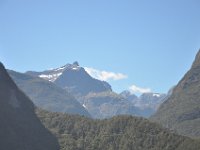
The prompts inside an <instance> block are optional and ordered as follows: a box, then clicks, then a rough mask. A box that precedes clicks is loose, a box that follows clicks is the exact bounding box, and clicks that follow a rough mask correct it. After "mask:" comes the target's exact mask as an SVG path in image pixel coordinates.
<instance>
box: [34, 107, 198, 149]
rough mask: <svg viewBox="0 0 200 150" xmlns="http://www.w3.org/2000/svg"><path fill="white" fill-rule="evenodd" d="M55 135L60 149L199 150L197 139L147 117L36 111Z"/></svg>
mask: <svg viewBox="0 0 200 150" xmlns="http://www.w3.org/2000/svg"><path fill="white" fill-rule="evenodd" d="M37 114H38V116H39V117H40V119H41V121H42V123H43V124H44V125H45V126H46V127H47V128H48V129H49V130H50V131H52V133H54V134H55V135H56V137H57V138H58V140H59V143H60V147H61V150H66V149H67V150H199V149H200V142H199V141H196V140H192V139H190V138H188V137H184V136H180V135H177V134H175V133H172V132H170V131H169V130H167V129H164V128H162V127H161V126H160V125H158V124H156V123H152V122H150V121H148V120H147V119H143V118H138V117H132V116H117V117H113V118H110V119H104V120H93V119H89V118H85V117H80V116H77V115H68V114H59V113H50V112H46V111H42V110H38V111H37Z"/></svg>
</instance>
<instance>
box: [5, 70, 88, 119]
mask: <svg viewBox="0 0 200 150" xmlns="http://www.w3.org/2000/svg"><path fill="white" fill-rule="evenodd" d="M8 72H9V74H10V76H11V77H12V79H13V80H14V81H15V83H16V84H17V86H18V87H19V88H20V89H22V90H23V92H24V93H25V94H26V95H27V96H29V97H30V98H31V100H32V101H33V103H34V104H35V105H36V106H37V107H40V108H43V109H46V110H49V111H53V112H65V113H71V114H80V115H84V116H87V117H90V114H89V113H88V111H87V110H86V109H85V108H84V107H83V106H82V105H80V103H79V102H78V101H77V100H76V99H75V98H74V97H73V96H72V95H71V94H70V93H68V92H67V91H66V90H64V89H62V88H61V87H59V86H57V85H55V84H54V83H52V82H49V81H46V80H44V79H41V78H39V77H34V76H30V75H27V74H23V73H19V72H15V71H11V70H9V71H8Z"/></svg>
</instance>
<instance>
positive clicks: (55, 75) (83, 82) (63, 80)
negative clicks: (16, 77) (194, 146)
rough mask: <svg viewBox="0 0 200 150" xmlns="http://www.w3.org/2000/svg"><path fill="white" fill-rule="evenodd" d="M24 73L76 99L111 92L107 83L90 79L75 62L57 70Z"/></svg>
mask: <svg viewBox="0 0 200 150" xmlns="http://www.w3.org/2000/svg"><path fill="white" fill-rule="evenodd" d="M26 73H27V74H29V75H32V76H38V77H41V78H43V79H46V80H49V81H51V82H53V83H55V84H56V85H58V86H60V87H62V88H64V89H66V90H68V91H70V92H71V93H72V94H73V95H74V96H76V97H79V96H85V95H87V94H89V93H90V92H92V93H98V92H105V91H112V89H111V86H110V85H109V84H108V83H107V82H105V81H100V80H97V79H94V78H92V77H91V76H90V75H89V74H88V73H87V72H86V71H85V69H84V68H83V67H80V66H79V64H78V63H77V62H74V63H73V64H67V65H65V66H62V67H60V68H57V69H52V70H46V71H43V72H33V71H28V72H26Z"/></svg>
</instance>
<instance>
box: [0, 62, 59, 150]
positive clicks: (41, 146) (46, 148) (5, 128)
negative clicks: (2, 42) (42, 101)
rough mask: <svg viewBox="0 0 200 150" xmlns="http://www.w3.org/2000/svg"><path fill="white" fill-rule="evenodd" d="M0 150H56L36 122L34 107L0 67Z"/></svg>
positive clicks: (43, 129)
mask: <svg viewBox="0 0 200 150" xmlns="http://www.w3.org/2000/svg"><path fill="white" fill-rule="evenodd" d="M0 89H1V90H0V122H1V123H0V139H1V140H0V149H2V150H13V149H15V150H58V149H59V146H58V143H57V140H56V139H55V137H54V136H53V135H52V134H51V133H50V132H49V131H48V130H47V129H46V128H45V127H44V126H43V125H42V124H41V122H40V120H39V119H38V118H37V116H36V114H35V112H34V110H35V108H34V105H33V103H32V102H31V101H30V100H29V98H28V97H27V96H26V95H25V94H24V93H23V92H21V91H20V90H19V89H18V87H17V86H16V85H15V83H14V82H13V81H12V79H11V78H10V77H9V75H8V73H7V71H6V70H5V68H4V66H3V64H2V63H0Z"/></svg>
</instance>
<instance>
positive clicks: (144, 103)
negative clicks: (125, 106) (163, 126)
mask: <svg viewBox="0 0 200 150" xmlns="http://www.w3.org/2000/svg"><path fill="white" fill-rule="evenodd" d="M120 95H121V96H122V97H123V98H125V99H126V100H128V101H129V102H131V103H132V104H133V105H134V106H135V107H136V108H138V109H139V111H140V116H143V117H149V116H151V115H152V114H153V113H155V112H156V110H157V109H158V107H159V106H160V104H162V103H163V102H164V101H165V100H166V97H167V96H168V95H167V94H159V93H143V94H142V95H141V96H140V97H137V96H136V95H134V94H131V92H129V91H123V92H122V93H120Z"/></svg>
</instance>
